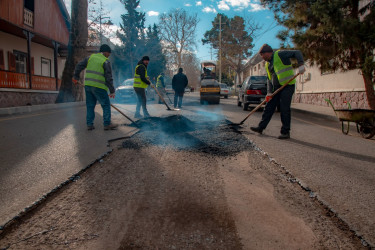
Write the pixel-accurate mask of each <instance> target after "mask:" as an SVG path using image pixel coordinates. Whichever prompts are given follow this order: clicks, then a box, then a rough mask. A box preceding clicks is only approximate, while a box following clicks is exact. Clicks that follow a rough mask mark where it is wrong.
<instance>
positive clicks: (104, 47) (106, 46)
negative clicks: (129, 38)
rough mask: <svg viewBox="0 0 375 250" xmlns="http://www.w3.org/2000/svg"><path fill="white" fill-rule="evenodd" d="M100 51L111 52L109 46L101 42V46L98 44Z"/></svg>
mask: <svg viewBox="0 0 375 250" xmlns="http://www.w3.org/2000/svg"><path fill="white" fill-rule="evenodd" d="M99 51H100V52H109V53H111V47H109V46H108V45H107V44H103V45H102V46H100V50H99Z"/></svg>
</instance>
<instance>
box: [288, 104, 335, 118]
mask: <svg viewBox="0 0 375 250" xmlns="http://www.w3.org/2000/svg"><path fill="white" fill-rule="evenodd" d="M291 109H292V110H293V111H294V112H299V113H306V114H311V115H314V116H317V117H320V118H323V119H328V120H333V121H338V118H337V116H336V114H335V112H334V111H333V109H332V108H331V107H323V106H318V105H312V104H305V103H292V105H291Z"/></svg>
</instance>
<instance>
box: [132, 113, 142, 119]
mask: <svg viewBox="0 0 375 250" xmlns="http://www.w3.org/2000/svg"><path fill="white" fill-rule="evenodd" d="M134 118H136V119H139V118H142V115H141V114H140V113H135V114H134Z"/></svg>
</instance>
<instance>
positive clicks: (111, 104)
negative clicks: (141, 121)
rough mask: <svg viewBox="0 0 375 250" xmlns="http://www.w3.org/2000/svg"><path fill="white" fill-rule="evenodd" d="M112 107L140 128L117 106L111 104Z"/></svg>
mask: <svg viewBox="0 0 375 250" xmlns="http://www.w3.org/2000/svg"><path fill="white" fill-rule="evenodd" d="M111 107H112V108H114V109H115V110H117V111H118V112H119V113H120V114H122V115H123V116H124V117H125V118H126V119H128V120H129V121H131V122H132V123H133V124H134V126H136V127H138V124H137V123H135V121H133V120H132V119H131V118H130V117H129V116H127V115H125V114H124V113H123V112H122V111H121V110H119V109H118V108H117V107H116V106H115V105H113V104H111Z"/></svg>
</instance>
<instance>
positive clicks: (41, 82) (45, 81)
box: [31, 76, 56, 90]
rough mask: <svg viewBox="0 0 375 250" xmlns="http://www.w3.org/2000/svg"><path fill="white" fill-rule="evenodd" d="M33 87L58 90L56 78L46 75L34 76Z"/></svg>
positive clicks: (32, 78)
mask: <svg viewBox="0 0 375 250" xmlns="http://www.w3.org/2000/svg"><path fill="white" fill-rule="evenodd" d="M31 80H32V81H31V82H32V85H31V86H32V89H39V90H56V79H55V78H51V77H45V76H32V77H31Z"/></svg>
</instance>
